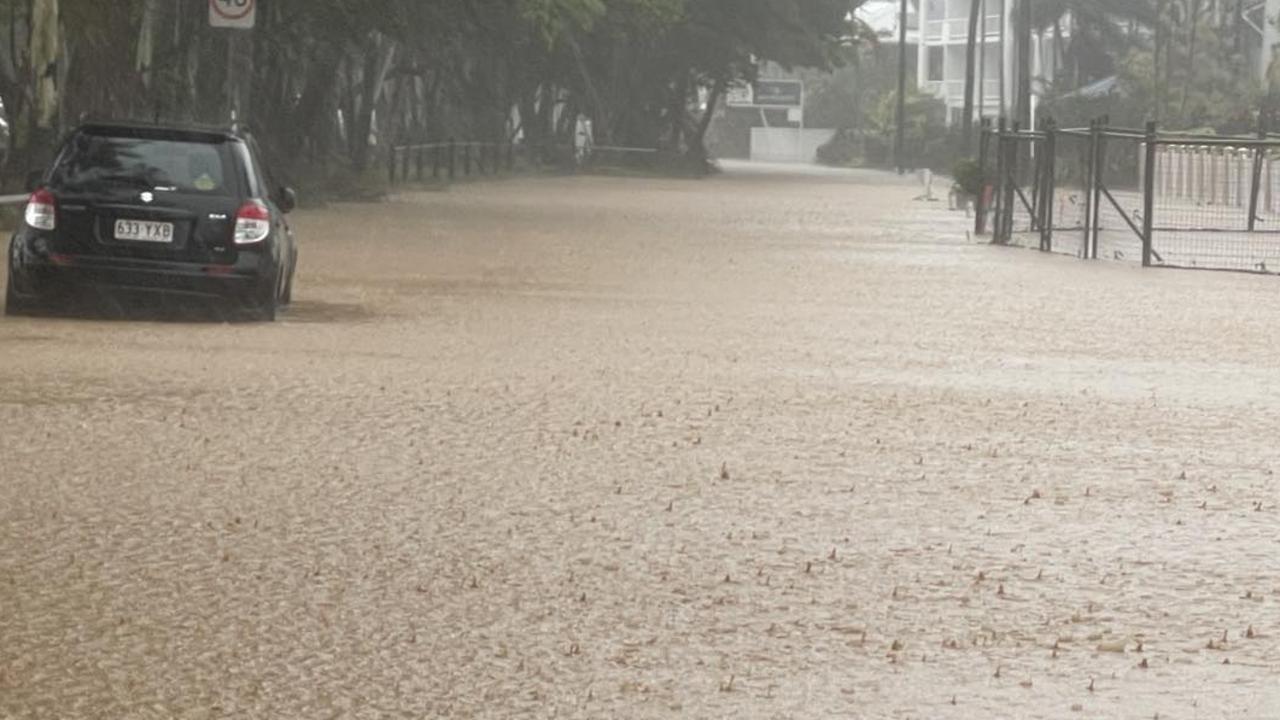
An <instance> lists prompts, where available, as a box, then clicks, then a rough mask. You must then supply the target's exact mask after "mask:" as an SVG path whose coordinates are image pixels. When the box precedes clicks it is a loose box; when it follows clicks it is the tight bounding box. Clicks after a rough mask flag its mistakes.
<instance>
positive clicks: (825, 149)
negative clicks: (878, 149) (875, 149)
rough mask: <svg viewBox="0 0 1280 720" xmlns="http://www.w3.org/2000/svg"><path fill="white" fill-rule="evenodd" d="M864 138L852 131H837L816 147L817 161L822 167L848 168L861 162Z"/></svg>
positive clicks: (863, 151)
mask: <svg viewBox="0 0 1280 720" xmlns="http://www.w3.org/2000/svg"><path fill="white" fill-rule="evenodd" d="M864 143H865V138H864V137H863V136H862V135H860V134H859V133H856V132H854V131H853V130H848V129H844V130H837V131H836V134H835V135H833V136H832V137H831V139H830V140H828V141H827V142H825V143H823V144H822V145H820V146H819V147H818V152H817V156H816V157H817V160H818V162H819V163H821V164H823V165H831V166H833V167H849V166H851V165H856V164H858V163H859V162H860V161H861V160H863V157H864V153H865V149H864Z"/></svg>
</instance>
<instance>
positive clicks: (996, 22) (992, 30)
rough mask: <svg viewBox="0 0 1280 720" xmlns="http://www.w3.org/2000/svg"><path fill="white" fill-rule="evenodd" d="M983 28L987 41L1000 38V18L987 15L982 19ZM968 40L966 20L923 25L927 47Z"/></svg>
mask: <svg viewBox="0 0 1280 720" xmlns="http://www.w3.org/2000/svg"><path fill="white" fill-rule="evenodd" d="M983 27H984V29H985V30H986V32H987V40H988V41H991V40H995V39H997V38H999V37H1000V16H999V15H988V16H986V18H984V19H983ZM968 39H969V19H968V18H947V19H945V20H929V21H928V22H926V23H925V30H924V41H925V44H928V45H949V44H953V43H963V42H967V41H968Z"/></svg>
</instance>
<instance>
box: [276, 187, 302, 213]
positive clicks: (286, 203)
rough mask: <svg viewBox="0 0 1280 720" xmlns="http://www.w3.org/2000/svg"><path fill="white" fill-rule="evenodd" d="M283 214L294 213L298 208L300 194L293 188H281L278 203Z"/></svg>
mask: <svg viewBox="0 0 1280 720" xmlns="http://www.w3.org/2000/svg"><path fill="white" fill-rule="evenodd" d="M276 204H277V205H279V206H280V210H281V211H282V212H287V213H289V212H293V210H294V208H296V207H298V194H297V193H295V192H294V191H293V188H291V187H282V188H280V198H279V199H278V200H277V201H276Z"/></svg>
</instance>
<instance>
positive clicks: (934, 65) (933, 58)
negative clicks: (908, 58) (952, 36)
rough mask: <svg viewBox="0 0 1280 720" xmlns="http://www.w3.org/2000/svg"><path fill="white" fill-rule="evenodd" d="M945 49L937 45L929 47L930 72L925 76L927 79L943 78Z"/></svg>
mask: <svg viewBox="0 0 1280 720" xmlns="http://www.w3.org/2000/svg"><path fill="white" fill-rule="evenodd" d="M943 51H944V48H942V47H939V46H937V45H934V46H932V47H930V48H929V70H928V73H929V74H928V75H926V76H925V79H926V80H930V81H933V80H941V79H942V57H943Z"/></svg>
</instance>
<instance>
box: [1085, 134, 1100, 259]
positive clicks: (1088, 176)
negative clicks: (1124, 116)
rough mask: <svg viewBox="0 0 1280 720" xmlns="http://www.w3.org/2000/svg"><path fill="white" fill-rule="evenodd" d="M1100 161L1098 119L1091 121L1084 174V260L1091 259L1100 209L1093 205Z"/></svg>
mask: <svg viewBox="0 0 1280 720" xmlns="http://www.w3.org/2000/svg"><path fill="white" fill-rule="evenodd" d="M1097 160H1098V121H1097V120H1096V119H1094V120H1090V121H1089V145H1088V153H1087V156H1086V157H1085V173H1084V246H1083V248H1082V251H1083V253H1084V259H1086V260H1087V259H1089V241H1090V236H1092V235H1093V215H1094V213H1096V212H1098V208H1097V207H1096V206H1094V204H1093V192H1094V184H1095V182H1096V181H1095V178H1094V176H1093V174H1094V171H1095V163H1096V162H1097Z"/></svg>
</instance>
